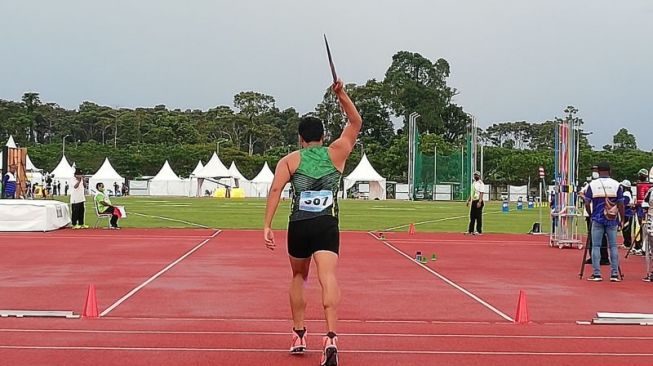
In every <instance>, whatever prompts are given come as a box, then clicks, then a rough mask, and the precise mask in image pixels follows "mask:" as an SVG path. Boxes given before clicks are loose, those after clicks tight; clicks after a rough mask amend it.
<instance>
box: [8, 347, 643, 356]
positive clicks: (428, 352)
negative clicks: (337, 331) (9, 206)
mask: <svg viewBox="0 0 653 366" xmlns="http://www.w3.org/2000/svg"><path fill="white" fill-rule="evenodd" d="M0 349H16V350H56V351H123V352H127V351H146V352H147V351H150V352H239V353H262V352H265V353H269V352H274V353H279V352H283V353H288V350H286V349H279V348H187V347H110V346H85V347H82V346H79V347H77V346H23V345H0ZM308 352H311V353H321V352H322V351H320V350H312V351H308ZM338 353H351V354H398V355H415V354H419V355H480V356H572V357H573V356H576V357H580V356H584V357H588V356H589V357H599V356H605V357H651V356H653V353H616V352H615V353H610V352H515V351H431V350H406V351H404V350H384V349H378V350H372V349H370V350H346V349H344V350H341V349H339V350H338Z"/></svg>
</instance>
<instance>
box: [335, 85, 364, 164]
mask: <svg viewBox="0 0 653 366" xmlns="http://www.w3.org/2000/svg"><path fill="white" fill-rule="evenodd" d="M332 88H333V92H334V93H336V96H337V97H338V101H339V102H340V106H341V107H342V109H343V110H344V111H345V114H346V115H347V125H346V126H345V128H344V129H343V130H342V134H341V135H340V137H339V138H338V139H337V140H335V141H334V142H332V143H331V145H329V156H330V157H331V161H332V162H333V165H335V167H336V169H338V170H339V171H341V172H342V171H343V170H344V169H345V162H346V161H347V158H348V157H349V154H351V151H352V150H353V149H354V145H356V139H357V138H358V133H359V132H360V130H361V126H362V125H363V120H362V119H361V116H360V114H359V113H358V110H357V109H356V106H355V105H354V102H352V101H351V99H349V95H347V92H346V91H345V88H344V86H343V83H342V80H338V81H337V82H336V83H335V84H333V87H332Z"/></svg>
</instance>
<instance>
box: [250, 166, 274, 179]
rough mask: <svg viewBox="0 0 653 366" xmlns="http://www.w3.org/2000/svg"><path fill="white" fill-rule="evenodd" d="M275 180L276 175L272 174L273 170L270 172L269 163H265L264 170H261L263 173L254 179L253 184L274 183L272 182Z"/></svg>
mask: <svg viewBox="0 0 653 366" xmlns="http://www.w3.org/2000/svg"><path fill="white" fill-rule="evenodd" d="M273 179H274V173H272V170H270V167H269V166H268V162H267V161H266V162H265V165H263V168H261V171H260V172H259V173H258V174H257V175H256V177H254V179H252V183H272V180H273Z"/></svg>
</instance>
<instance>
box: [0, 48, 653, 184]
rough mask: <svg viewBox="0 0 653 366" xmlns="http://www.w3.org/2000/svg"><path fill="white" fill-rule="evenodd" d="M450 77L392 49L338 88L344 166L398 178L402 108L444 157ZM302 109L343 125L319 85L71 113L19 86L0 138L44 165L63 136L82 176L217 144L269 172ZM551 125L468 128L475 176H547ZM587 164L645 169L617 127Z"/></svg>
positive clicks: (1, 104)
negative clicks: (308, 96)
mask: <svg viewBox="0 0 653 366" xmlns="http://www.w3.org/2000/svg"><path fill="white" fill-rule="evenodd" d="M449 73H450V65H449V63H448V62H447V61H446V60H444V59H438V60H435V61H431V60H429V59H427V58H425V57H423V56H422V55H420V54H418V53H412V52H407V51H401V52H398V53H396V54H395V55H394V56H393V58H392V63H391V64H390V66H389V67H388V69H387V71H386V73H385V76H384V79H383V80H380V81H377V80H374V79H372V80H369V81H367V82H366V83H365V84H362V85H356V84H348V85H347V86H346V88H347V91H348V93H349V94H350V96H351V98H352V100H354V102H355V103H356V106H357V108H358V110H359V111H360V113H361V116H362V117H363V121H364V124H363V130H362V131H361V135H360V139H359V143H358V145H357V147H356V148H355V151H354V153H353V154H352V156H351V157H350V161H351V163H349V164H348V171H349V170H351V169H353V168H354V167H355V163H356V162H357V161H358V160H359V159H360V156H361V153H362V152H363V151H364V152H366V153H367V155H368V157H369V159H370V161H371V162H372V164H373V165H374V166H375V167H376V169H377V170H378V171H379V173H380V174H382V175H383V176H385V177H387V178H388V180H391V181H398V182H405V181H406V179H407V178H406V171H407V151H408V139H407V136H406V134H404V133H403V131H404V129H405V126H406V125H407V122H408V116H409V115H410V113H412V112H417V113H419V114H420V115H421V118H420V119H418V122H417V123H418V128H419V130H420V131H421V133H422V144H421V148H422V150H423V152H424V153H425V154H429V153H430V154H432V151H433V146H434V145H437V146H438V151H441V152H443V153H445V154H446V153H447V152H453V151H457V150H458V149H459V146H460V145H461V144H463V143H464V140H465V136H466V134H467V133H468V132H469V126H470V122H471V120H472V117H471V116H470V115H469V114H468V113H467V112H465V111H464V109H463V107H462V106H460V105H457V104H456V103H455V102H454V100H453V99H454V97H455V96H456V94H457V93H458V92H457V90H456V89H455V88H453V87H451V86H450V85H448V83H447V79H448V77H449ZM577 112H578V111H577V110H576V109H575V108H573V107H568V108H567V109H566V110H565V115H563V116H562V117H560V118H576V119H577V120H578V121H579V122H580V124H581V125H582V120H580V118H579V117H577ZM304 115H313V116H316V117H318V118H320V119H321V120H322V121H323V122H324V125H325V139H326V142H327V143H328V142H330V141H332V140H333V139H334V138H336V137H337V136H339V135H340V132H341V131H342V128H343V127H344V125H345V123H346V120H345V118H344V115H343V114H342V112H341V111H340V108H339V106H338V103H337V100H336V98H335V96H334V95H333V93H331V92H330V90H325V93H324V96H323V99H322V101H321V102H320V103H318V104H317V105H316V107H315V109H314V110H313V111H309V112H307V113H300V112H299V111H297V110H296V109H295V108H287V109H283V110H281V109H279V108H277V106H276V99H275V98H274V97H273V96H271V95H266V94H263V93H259V92H256V91H244V92H241V93H238V94H236V95H235V96H234V98H233V103H232V105H218V106H216V107H214V108H211V109H208V110H206V111H203V110H191V109H186V110H181V109H169V108H167V107H166V106H165V105H157V106H154V107H151V108H133V109H131V108H113V107H109V106H103V105H99V104H97V103H94V102H90V101H85V102H83V103H82V104H81V105H79V107H78V108H77V109H74V110H70V109H65V108H62V107H61V106H59V105H58V104H56V103H52V102H43V101H42V100H41V97H40V95H39V94H38V93H35V92H28V93H25V94H24V95H23V97H22V99H21V100H20V101H9V100H1V99H0V137H4V138H5V139H6V138H8V137H9V135H13V136H14V138H15V140H16V142H17V143H18V144H19V145H21V146H24V147H28V148H29V155H30V157H31V159H32V161H33V162H34V164H35V165H36V166H37V167H40V168H44V169H45V170H51V169H53V168H54V166H56V164H57V163H58V162H59V159H60V158H61V151H62V149H63V146H62V145H63V144H64V141H65V151H66V156H67V157H68V158H69V160H71V161H74V162H75V163H76V165H77V166H78V167H80V168H81V169H83V170H85V171H86V172H87V173H93V172H94V171H95V170H96V169H97V168H99V166H100V165H101V163H102V161H103V159H104V157H105V156H106V157H109V159H110V160H111V162H112V164H113V165H114V167H115V168H116V170H117V171H118V172H120V173H121V174H123V175H125V176H127V177H129V178H134V177H139V176H144V175H153V174H156V172H157V171H158V169H159V168H160V167H161V166H162V164H163V162H164V161H165V160H166V159H167V160H169V161H170V163H171V165H172V167H173V169H175V171H176V172H177V173H178V174H180V175H181V176H187V175H188V174H189V173H190V172H191V171H192V170H193V168H194V167H195V165H196V164H197V161H198V160H200V159H201V160H203V161H204V162H206V160H207V159H208V158H209V157H210V155H211V154H212V152H213V151H215V150H216V149H217V148H219V150H220V158H221V159H222V160H223V162H224V163H225V164H226V165H228V164H229V163H230V162H231V161H235V162H236V164H237V165H238V167H239V169H240V170H241V172H242V173H243V174H244V175H245V176H246V177H248V178H252V177H253V176H254V175H255V174H256V173H257V172H258V170H259V169H260V168H261V167H262V165H263V163H264V162H265V161H268V162H269V163H270V165H271V166H272V167H274V165H275V164H276V162H277V161H278V160H279V159H280V158H281V157H282V156H283V155H285V154H286V153H288V152H289V151H291V150H293V149H295V148H296V147H297V124H298V123H299V120H300V118H301V117H302V116H304ZM393 119H398V120H399V121H401V122H403V126H402V128H399V129H398V130H395V128H394V124H393ZM557 122H559V119H558V120H555V119H554V120H551V121H542V122H526V121H519V122H502V123H497V124H494V125H492V126H490V127H488V128H487V129H485V130H479V137H480V141H481V142H482V143H483V144H484V145H485V146H486V148H485V161H484V166H485V173H486V174H485V175H486V181H488V182H489V183H491V184H497V185H503V184H522V183H524V182H525V180H527V179H528V177H531V178H535V177H536V175H537V167H538V166H540V165H543V166H545V167H548V168H549V169H548V171H551V169H552V167H553V155H552V150H553V130H554V128H555V125H556V123H557ZM217 145H219V147H218V146H217ZM598 159H605V160H609V161H611V162H612V163H613V165H614V166H615V167H616V168H617V169H623V173H622V172H619V173H622V174H623V176H624V177H625V176H632V175H634V174H635V173H636V171H637V170H638V169H639V168H641V167H650V166H651V165H653V159H651V154H650V153H646V152H643V151H640V150H638V149H637V145H636V141H635V138H634V136H632V135H631V134H629V133H628V131H627V130H625V129H622V130H621V131H619V132H618V133H617V135H615V141H614V143H613V144H612V145H607V146H604V147H603V150H602V151H594V150H593V149H592V147H591V146H590V144H589V143H588V141H587V134H583V142H582V144H581V170H585V171H586V170H588V169H589V166H591V164H592V163H593V162H595V161H596V160H598ZM631 166H632V167H633V168H632V169H633V171H632V172H631V171H630V168H631ZM635 167H637V168H635Z"/></svg>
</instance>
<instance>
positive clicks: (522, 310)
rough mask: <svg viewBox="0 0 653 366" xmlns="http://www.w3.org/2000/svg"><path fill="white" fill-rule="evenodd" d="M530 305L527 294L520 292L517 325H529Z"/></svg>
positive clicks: (516, 316)
mask: <svg viewBox="0 0 653 366" xmlns="http://www.w3.org/2000/svg"><path fill="white" fill-rule="evenodd" d="M528 322H529V320H528V304H527V303H526V292H524V290H519V301H518V302H517V315H515V323H517V324H528Z"/></svg>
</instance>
